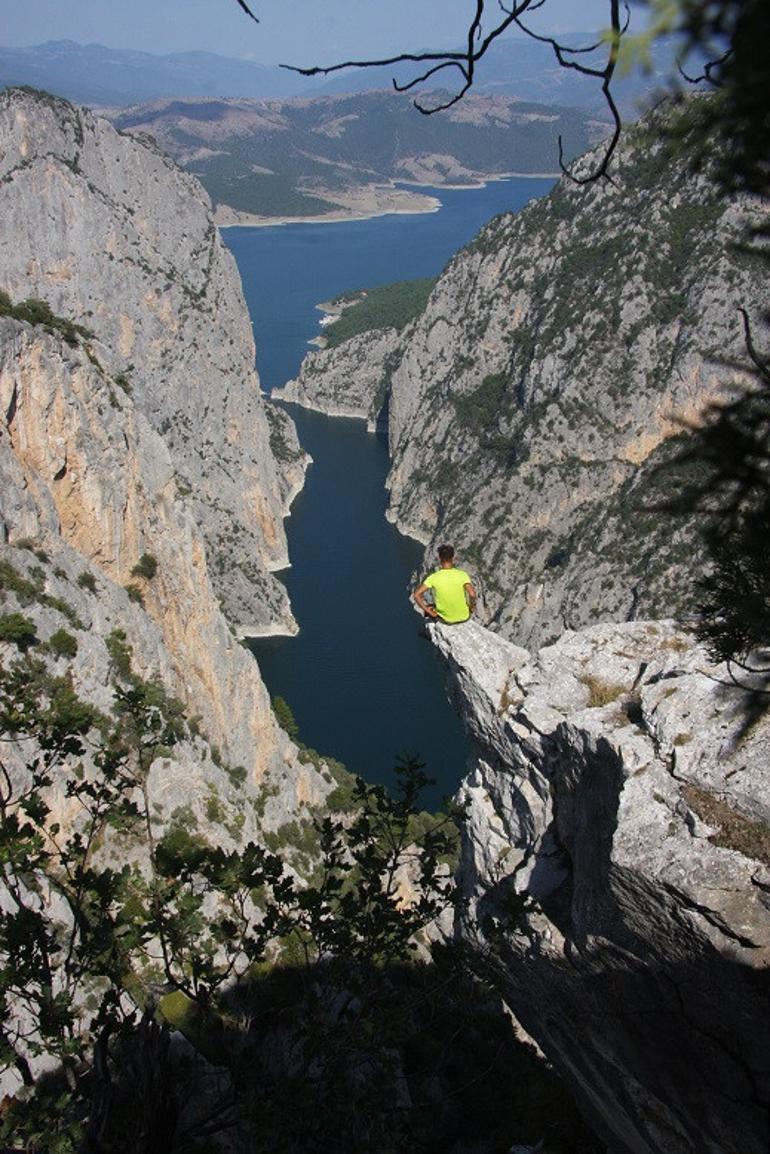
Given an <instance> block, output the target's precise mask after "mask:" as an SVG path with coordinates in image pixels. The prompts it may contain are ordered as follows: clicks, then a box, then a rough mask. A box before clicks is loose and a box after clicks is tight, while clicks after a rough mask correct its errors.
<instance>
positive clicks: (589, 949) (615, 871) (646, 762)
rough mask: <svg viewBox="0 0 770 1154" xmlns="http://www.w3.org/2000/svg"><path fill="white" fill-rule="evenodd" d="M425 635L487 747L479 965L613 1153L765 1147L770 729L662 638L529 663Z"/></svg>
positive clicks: (568, 640) (485, 642)
mask: <svg viewBox="0 0 770 1154" xmlns="http://www.w3.org/2000/svg"><path fill="white" fill-rule="evenodd" d="M430 629H431V633H432V636H433V640H434V642H435V644H436V645H437V647H438V648H439V650H440V651H441V652H442V654H443V655H444V657H445V658H446V660H447V662H448V664H449V668H450V673H451V677H450V680H451V683H452V687H453V692H454V695H455V697H456V700H457V702H458V704H459V707H460V709H461V710H462V712H463V714H464V717H465V720H466V722H467V724H468V727H469V729H470V733H471V735H472V737H473V739H474V743H475V757H474V764H473V768H472V769H471V772H470V773H469V775H468V777H467V778H466V780H465V782H464V783H463V785H462V787H461V789H460V793H459V800H460V801H461V802H463V803H464V804H465V805H466V806H467V812H468V824H467V827H466V829H465V832H464V835H463V850H462V867H461V877H462V880H463V885H464V887H465V890H466V894H467V897H468V899H469V906H468V909H467V912H466V913H465V915H464V916H463V917H462V918H461V921H460V924H459V926H458V930H459V932H460V934H461V935H462V936H463V937H465V938H466V939H467V940H468V941H469V943H470V944H472V945H473V947H474V951H475V954H476V957H477V959H478V965H479V967H480V970H481V971H482V972H483V974H484V975H485V977H487V978H488V979H489V980H491V981H493V982H494V984H495V986H496V987H497V988H498V989H499V990H500V991H501V992H502V994H503V996H504V998H505V999H506V1001H507V1002H508V1004H509V1005H510V1007H511V1008H512V1009H513V1011H514V1013H515V1014H516V1015H517V1016H518V1017H519V1019H520V1020H521V1022H522V1023H523V1025H524V1026H525V1028H526V1029H527V1030H528V1031H529V1032H530V1033H531V1034H532V1035H533V1037H534V1038H535V1039H536V1040H537V1042H538V1043H539V1044H540V1045H541V1046H542V1048H543V1049H544V1050H545V1051H546V1053H547V1055H548V1056H549V1057H550V1058H551V1059H552V1060H553V1061H554V1062H555V1063H556V1064H557V1066H558V1067H559V1068H560V1069H561V1070H562V1071H563V1072H564V1074H565V1075H566V1077H567V1078H568V1080H569V1082H570V1084H571V1085H572V1087H573V1089H575V1090H576V1092H577V1093H578V1094H579V1096H580V1098H581V1100H582V1102H583V1105H584V1107H585V1108H586V1110H587V1111H588V1112H589V1114H590V1115H591V1116H592V1117H593V1118H594V1120H595V1121H596V1123H597V1125H598V1126H599V1128H600V1130H601V1131H603V1133H604V1134H605V1136H606V1137H607V1138H608V1141H609V1144H610V1148H611V1149H612V1150H613V1151H628V1152H632V1154H685V1152H686V1154H696V1152H697V1154H760V1152H762V1151H765V1150H766V1149H767V1146H768V1141H770V1095H768V1086H767V1079H766V1071H767V1038H766V1023H767V1021H768V1010H769V1009H770V1006H769V1005H768V1001H769V1000H770V999H769V995H770V990H769V989H768V983H767V980H766V979H767V973H768V963H769V962H770V870H769V869H768V862H769V861H770V859H769V858H768V854H769V853H770V847H769V846H768V840H767V830H768V820H769V819H770V789H769V788H768V782H767V776H766V766H767V758H768V753H769V752H770V720H769V719H768V718H767V716H766V715H765V716H764V717H762V718H761V719H760V720H759V721H757V720H756V715H755V714H754V713H753V712H752V704H756V703H755V702H754V703H753V701H752V695H751V693H750V692H743V691H741V690H739V689H737V688H736V687H735V685H734V684H733V683H731V682H730V680H729V678H728V677H727V675H726V671H725V670H724V669H723V668H717V669H714V668H711V667H709V664H708V661H707V659H706V656H705V654H704V653H703V652H701V651H699V650H698V649H696V648H693V646H692V643H691V639H690V638H688V637H686V636H683V635H682V634H680V633H678V632H677V631H676V630H675V629H674V628H673V627H672V626H671V625H670V624H667V623H665V622H663V623H661V622H648V623H642V622H636V623H628V624H624V625H600V626H594V627H592V628H588V629H585V630H583V631H582V632H579V633H568V634H566V635H565V636H564V637H562V638H561V639H560V641H559V642H557V644H555V645H553V646H551V647H548V648H544V649H541V650H540V652H539V653H538V654H536V655H535V656H531V655H530V654H529V653H528V652H527V651H526V650H523V649H520V648H518V647H517V646H515V645H512V644H511V643H509V642H507V641H505V640H504V639H503V638H501V637H499V636H497V635H495V634H493V633H491V632H489V631H488V630H486V629H484V628H482V627H481V626H479V625H476V624H474V623H472V622H471V623H468V624H467V625H462V626H454V627H449V626H431V627H430ZM752 719H753V720H752Z"/></svg>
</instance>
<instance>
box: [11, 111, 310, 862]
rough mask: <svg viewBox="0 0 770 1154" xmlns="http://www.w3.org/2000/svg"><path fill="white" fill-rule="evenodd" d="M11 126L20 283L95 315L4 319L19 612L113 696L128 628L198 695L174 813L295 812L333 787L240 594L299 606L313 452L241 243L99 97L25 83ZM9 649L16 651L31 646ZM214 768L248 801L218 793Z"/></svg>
mask: <svg viewBox="0 0 770 1154" xmlns="http://www.w3.org/2000/svg"><path fill="white" fill-rule="evenodd" d="M0 139H1V140H2V150H1V151H2V161H1V163H2V171H3V174H4V175H3V178H2V183H0V207H1V208H2V211H0V287H2V288H3V289H4V290H6V291H7V292H8V293H9V294H10V296H11V298H12V299H13V300H14V301H19V300H21V299H22V298H29V297H34V296H37V297H40V298H42V299H44V300H46V301H47V302H48V303H49V304H50V306H51V308H52V309H53V312H54V314H58V315H60V316H61V317H63V318H65V320H66V321H74V322H76V323H77V324H79V325H81V326H82V327H83V330H84V331H80V332H73V331H70V332H69V334H67V332H66V329H65V330H64V331H62V328H61V326H59V327H57V325H56V324H53V325H51V324H48V325H46V324H41V323H29V322H28V321H25V320H22V319H14V318H13V317H11V316H7V317H5V318H0V543H1V544H2V553H3V557H2V560H3V563H4V564H6V565H8V566H10V570H7V572H11V571H13V572H15V573H17V574H19V575H21V578H23V580H25V581H32V584H33V585H34V587H35V590H36V592H35V593H34V596H32V597H31V598H30V596H26V597H24V598H21V599H20V597H19V596H18V594H17V592H15V591H14V581H15V580H16V579H15V578H12V579H10V584H9V582H8V581H6V580H5V579H4V580H3V582H0V584H2V586H3V587H2V590H1V591H0V599H2V606H0V612H2V614H8V613H13V612H20V613H22V614H24V615H25V616H27V617H29V618H30V619H31V620H32V621H33V623H34V624H35V627H36V629H37V633H38V637H39V639H40V642H41V643H45V642H47V641H48V639H49V638H50V635H51V634H52V633H54V632H56V630H57V629H60V628H61V629H64V630H65V631H67V632H70V633H71V634H72V636H73V638H74V640H75V642H76V643H77V653H76V654H75V655H73V656H72V658H71V659H70V660H65V659H64V658H63V657H54V655H52V654H50V653H48V654H46V652H45V649H42V650H41V651H40V656H41V658H42V659H44V660H45V661H46V662H48V663H49V664H52V663H53V665H55V667H56V669H57V671H58V672H59V673H61V674H64V673H65V672H66V673H68V675H69V676H71V678H72V681H73V685H74V688H75V689H76V691H77V692H78V693H79V694H81V695H82V696H83V697H84V699H85V700H87V701H89V702H91V703H93V704H95V705H96V706H97V707H98V708H99V709H101V710H103V711H105V712H109V711H110V709H111V708H112V706H113V705H114V700H113V697H114V681H115V666H114V661H113V659H112V657H111V655H110V652H109V649H108V645H107V642H108V639H109V637H110V635H111V634H114V633H115V631H121V632H122V633H123V634H124V635H125V642H126V645H127V646H128V647H129V648H130V650H131V653H132V661H133V668H134V672H135V673H136V674H137V675H138V676H140V677H142V678H144V679H157V680H158V681H159V682H160V683H161V684H162V685H163V686H164V689H165V691H166V692H167V693H168V694H169V695H173V696H175V697H178V698H179V699H181V701H182V703H183V705H184V707H185V712H186V715H187V717H188V718H189V719H195V725H194V730H195V732H196V733H197V735H198V736H197V737H196V739H195V740H194V741H191V742H189V743H187V744H185V745H184V746H181V745H180V746H179V747H178V748H176V749H175V750H174V751H173V753H172V754H171V755H170V757H169V758H168V759H166V764H165V765H164V766H163V767H159V768H158V770H157V773H155V776H154V778H153V780H154V781H155V783H156V785H157V787H158V792H159V798H158V806H159V813H160V815H161V819H162V818H163V816H164V815H165V816H166V817H168V816H169V814H171V813H172V812H173V811H174V810H175V809H177V808H180V807H182V808H183V807H184V806H185V805H189V806H192V808H193V810H194V811H195V813H196V817H197V818H199V819H200V820H201V821H202V822H203V823H204V825H207V826H208V827H211V828H212V829H214V827H216V830H218V832H216V830H215V831H214V832H213V833H212V839H213V840H214V841H215V842H216V843H218V842H219V841H220V839H224V840H227V839H228V838H229V839H230V840H231V841H232V840H233V839H235V840H236V841H239V840H242V839H243V838H244V837H247V836H248V835H249V834H250V833H253V832H254V830H255V829H256V827H257V825H258V824H259V823H260V822H262V823H264V824H267V825H268V826H270V827H271V828H275V827H276V826H277V825H280V824H282V823H283V822H285V821H287V820H289V819H290V818H293V817H296V815H297V814H298V813H299V812H300V809H301V807H304V806H306V805H312V804H313V803H315V802H317V801H320V800H321V799H322V797H323V796H324V794H325V793H326V792H328V788H329V786H328V783H327V782H326V781H324V780H323V779H322V777H321V776H320V774H319V773H318V772H317V770H316V769H315V768H314V767H313V766H307V765H304V764H302V763H301V762H300V761H299V759H298V756H297V751H296V749H295V747H294V745H293V744H292V743H291V742H290V741H289V740H288V738H287V737H286V735H285V733H284V732H283V731H282V730H281V729H280V728H279V726H278V725H277V724H276V722H275V719H274V717H273V714H272V711H271V709H270V703H269V699H268V694H267V691H266V689H265V687H264V685H263V683H262V680H261V677H260V675H259V670H258V668H257V666H256V663H255V662H254V660H253V659H252V657H251V655H250V654H249V653H248V652H247V651H246V650H245V649H244V648H243V647H242V646H241V645H240V644H239V643H238V640H237V636H236V633H237V631H236V629H235V626H234V625H233V620H232V619H231V620H230V621H228V619H227V617H226V616H225V614H224V613H223V611H222V607H221V602H222V601H223V600H224V601H227V600H228V598H230V599H231V603H232V605H233V606H235V607H236V608H238V609H240V610H241V612H238V613H234V614H233V618H234V620H235V621H236V622H243V621H244V619H246V620H247V621H248V620H254V619H255V618H256V620H257V622H260V623H261V624H262V625H263V626H265V627H266V626H268V625H278V626H279V627H280V626H283V627H284V628H289V627H291V619H290V615H289V610H288V606H287V604H286V600H285V594H283V593H276V589H277V588H278V587H277V585H276V583H275V581H274V579H273V578H272V577H270V576H269V574H268V573H267V571H266V566H267V565H268V564H274V563H278V562H279V561H280V560H281V559H282V558H283V557H284V549H285V543H284V538H283V530H282V526H281V519H280V514H281V510H282V508H283V507H284V504H285V502H286V500H287V499H288V497H289V495H290V490H291V487H292V486H296V484H297V479H298V476H299V475H301V466H302V454H301V453H299V451H298V450H297V445H296V437H295V435H294V430H293V427H292V426H291V423H290V422H289V421H288V420H287V419H286V418H285V416H283V415H280V414H279V415H278V416H276V417H275V419H274V421H273V423H272V425H271V426H270V427H269V426H268V421H267V417H266V415H265V413H264V410H263V404H262V400H261V398H260V397H259V394H258V382H257V379H256V376H255V374H254V369H253V351H254V350H253V344H252V340H251V335H250V328H249V322H248V314H247V311H246V306H245V304H244V302H243V298H242V296H241V294H240V286H239V282H238V278H237V274H236V272H235V268H234V265H233V262H232V260H231V258H230V256H229V254H228V253H227V252H226V250H224V248H223V247H222V246H221V244H220V243H219V241H218V240H217V238H216V235H215V233H214V232H213V230H212V229H211V228H210V223H211V221H210V213H209V206H208V204H207V201H206V197H205V194H203V193H202V191H201V190H200V188H199V187H198V186H197V184H196V182H195V181H194V180H193V179H192V178H191V177H189V176H187V175H185V174H183V173H180V172H178V171H177V170H176V169H175V168H174V166H173V165H171V164H169V162H167V161H166V160H164V159H163V158H162V157H161V156H160V155H159V154H158V153H157V152H156V151H155V150H154V149H153V148H151V147H149V146H147V145H146V144H143V143H140V142H137V141H135V140H132V139H129V138H124V137H122V136H120V135H119V134H118V133H116V132H115V131H114V130H113V129H112V128H111V127H110V126H109V125H107V124H106V123H104V122H102V121H100V120H98V119H96V118H94V117H92V116H90V114H87V113H83V112H81V111H79V110H77V109H74V108H73V107H72V106H71V105H69V104H67V103H66V102H63V101H59V100H57V99H55V98H49V97H46V96H43V95H41V94H34V93H28V92H18V91H12V92H7V93H5V94H3V95H2V96H0ZM85 330H87V331H85ZM271 435H272V440H273V441H274V442H275V443H276V444H277V443H278V442H280V445H281V447H282V450H283V454H282V455H283V457H284V459H285V461H286V469H285V471H284V472H279V468H278V466H277V464H276V461H275V459H274V456H273V453H272V451H271V448H270V444H269V438H270V436H271ZM218 533H219V534H224V535H225V536H226V537H227V538H228V550H229V551H228V555H227V567H226V569H225V567H224V564H223V563H221V556H220V554H219V553H218V552H217V550H218V548H219V546H218V545H217V540H218V538H217V534H218ZM246 553H248V554H249V555H250V564H253V566H254V567H255V573H256V577H255V578H254V582H255V583H252V582H251V580H250V574H249V573H247V571H246V569H245V568H243V567H242V566H241V558H242V557H243V556H244V555H245V554H246ZM145 554H147V555H149V556H151V557H152V558H153V559H154V563H155V567H156V571H155V572H154V573H151V574H149V575H147V574H143V573H142V572H141V569H140V571H137V568H136V567H137V565H138V563H139V562H140V559H141V558H142V557H143V555H145ZM126 586H129V587H130V588H129V590H128V591H127V590H126V588H125V587H126ZM241 588H243V590H244V596H245V601H244V604H243V605H240V603H239V597H240V594H239V590H240V589H241ZM62 605H63V606H64V609H62V608H61V606H62ZM67 607H68V608H67ZM0 649H2V653H0V658H2V661H3V663H4V665H6V667H7V666H8V664H9V663H10V662H11V661H12V660H13V659H14V657H15V656H16V648H15V646H14V645H13V644H11V643H7V644H6V643H3V644H2V645H0ZM35 652H37V651H35ZM223 766H224V767H229V768H230V769H231V770H233V769H234V770H236V771H237V772H235V773H234V774H232V775H231V776H228V774H227V772H226V768H223ZM211 782H214V783H215V787H216V788H218V790H219V791H220V792H221V794H222V796H223V797H224V796H227V797H228V798H229V799H230V803H231V805H232V806H234V807H235V810H233V812H231V811H230V808H228V806H224V808H222V807H219V808H217V806H215V805H213V803H212V804H211V805H207V798H209V800H210V791H209V784H211ZM207 783H208V784H207ZM217 783H218V785H217ZM239 791H240V792H239ZM230 803H228V804H230ZM236 810H237V813H239V814H240V815H241V816H240V817H238V816H237V814H236V813H235V811H236ZM234 814H235V816H234ZM212 815H216V817H212ZM228 829H229V830H230V832H229V833H228V832H227V830H228ZM233 831H235V832H233Z"/></svg>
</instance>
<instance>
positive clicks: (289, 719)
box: [272, 697, 299, 741]
mask: <svg viewBox="0 0 770 1154" xmlns="http://www.w3.org/2000/svg"><path fill="white" fill-rule="evenodd" d="M272 705H273V713H274V714H275V720H276V721H277V722H278V724H279V725H280V727H281V729H282V730H283V731H284V733H287V734H288V735H289V737H290V738H291V739H292V741H294V740H296V737H297V735H298V733H299V726H298V725H297V722H296V721H295V719H294V714H293V713H292V710H291V706H290V705H289V703H288V701H286V700H285V698H283V697H274V698H273V701H272Z"/></svg>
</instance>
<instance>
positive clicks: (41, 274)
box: [0, 89, 302, 632]
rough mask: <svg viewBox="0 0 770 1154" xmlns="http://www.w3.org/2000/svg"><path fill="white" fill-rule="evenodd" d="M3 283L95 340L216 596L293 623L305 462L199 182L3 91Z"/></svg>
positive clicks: (33, 96)
mask: <svg viewBox="0 0 770 1154" xmlns="http://www.w3.org/2000/svg"><path fill="white" fill-rule="evenodd" d="M0 196H1V198H2V209H3V211H2V213H1V214H0V283H1V285H2V287H3V288H4V289H5V290H6V291H7V292H8V293H9V294H10V296H11V297H12V299H13V300H19V299H21V298H26V297H38V298H42V299H43V300H45V301H46V302H47V303H48V304H49V305H50V306H51V308H52V309H53V311H54V313H57V314H60V315H62V316H64V317H67V318H68V319H70V320H72V321H74V322H76V323H78V324H80V325H82V326H84V327H85V328H87V329H88V330H89V331H90V332H92V333H93V334H94V337H95V339H96V340H97V341H98V342H99V344H100V351H99V353H98V356H99V361H100V364H101V366H102V368H103V370H104V372H105V373H106V375H107V376H108V377H110V378H111V379H112V381H113V382H114V383H113V386H112V387H113V389H115V388H121V389H123V390H124V391H130V393H131V396H132V397H133V399H134V402H135V404H136V406H137V407H138V408H139V409H140V410H141V411H142V412H143V413H144V415H145V416H146V418H147V420H148V421H149V422H150V424H151V425H152V427H153V428H154V429H155V430H156V432H158V433H160V435H161V436H162V437H163V439H164V441H165V443H166V445H167V447H168V450H169V453H170V457H171V461H172V462H173V467H174V484H175V486H176V488H177V490H178V491H179V492H180V494H184V495H185V496H186V498H187V499H188V503H189V506H190V509H191V511H192V513H193V516H194V518H195V520H196V522H197V523H198V525H199V526H200V527H201V530H202V533H203V537H204V539H205V542H206V553H207V558H208V565H209V569H210V571H211V575H212V582H213V586H214V589H215V591H216V594H217V597H218V598H219V600H220V601H221V603H222V605H223V607H224V609H225V612H226V614H227V616H228V618H229V620H230V621H232V622H233V623H234V624H235V625H236V626H237V627H238V628H241V629H244V630H245V631H248V630H249V629H251V630H252V631H253V632H259V631H265V630H266V629H267V628H277V629H279V630H280V629H283V630H287V631H291V630H293V629H294V628H296V627H295V625H294V622H293V619H292V617H291V611H290V609H289V606H288V602H287V598H286V593H285V590H284V588H283V586H282V585H281V584H280V583H279V582H278V581H277V580H276V579H275V578H274V577H272V576H271V575H270V571H271V570H274V569H277V568H281V567H283V566H285V565H286V564H287V561H288V555H287V550H286V538H285V534H284V531H283V524H282V516H283V515H284V514H285V512H286V508H287V500H288V497H289V495H290V492H291V491H293V490H294V489H295V488H296V484H297V481H298V476H299V475H301V462H302V457H301V454H299V452H298V451H297V449H296V444H295V446H294V453H293V455H290V456H288V457H287V461H286V465H285V466H284V467H281V468H279V467H278V465H277V464H276V461H275V458H274V456H273V453H272V452H271V450H270V444H269V435H270V431H269V428H268V424H267V418H266V416H265V411H264V404H263V401H262V398H261V396H260V392H259V380H258V378H257V374H256V370H255V368H254V341H253V336H252V332H251V324H250V321H249V316H248V312H247V309H246V306H245V304H244V300H243V294H242V291H241V284H240V278H239V276H238V272H237V269H236V266H235V261H234V259H233V257H232V255H231V254H230V252H229V251H228V250H227V248H226V247H225V246H224V244H223V243H222V241H221V240H220V237H219V233H218V231H217V229H216V227H215V225H214V221H213V217H212V213H211V204H210V202H209V199H208V197H207V195H206V193H205V192H204V190H203V189H202V188H201V186H200V184H198V182H197V181H196V180H195V178H194V177H192V176H190V175H189V174H188V173H185V172H183V171H182V170H181V169H179V168H177V167H176V165H174V164H173V162H172V161H170V160H168V159H167V158H166V157H165V156H163V154H162V153H161V152H160V151H159V150H158V149H157V148H156V147H155V146H154V145H153V144H152V143H151V142H150V141H148V140H147V139H136V138H134V137H131V136H123V135H121V134H120V133H118V132H116V131H115V129H114V128H112V126H111V125H110V124H108V123H107V121H105V120H102V119H100V118H98V117H95V116H93V115H91V114H90V113H89V112H86V111H85V110H82V109H77V108H75V107H73V106H72V105H70V104H68V103H67V102H66V101H63V100H59V99H57V98H55V97H49V96H46V95H44V94H41V93H34V92H30V91H26V90H24V91H23V90H19V89H11V90H6V91H5V92H3V93H2V94H0Z"/></svg>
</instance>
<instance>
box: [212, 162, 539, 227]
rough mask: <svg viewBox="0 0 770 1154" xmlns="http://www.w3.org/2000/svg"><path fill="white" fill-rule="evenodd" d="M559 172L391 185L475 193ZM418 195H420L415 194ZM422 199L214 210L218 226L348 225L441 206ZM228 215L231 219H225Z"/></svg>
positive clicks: (435, 199) (429, 198)
mask: <svg viewBox="0 0 770 1154" xmlns="http://www.w3.org/2000/svg"><path fill="white" fill-rule="evenodd" d="M560 175H561V173H559V172H504V173H493V174H491V175H489V176H484V177H483V178H480V179H479V180H478V181H476V182H474V183H471V184H422V183H421V182H420V181H418V180H399V181H395V182H394V184H393V187H397V186H398V185H405V186H407V187H409V188H424V189H428V188H429V189H432V190H433V191H435V192H436V193H439V194H440V193H441V192H443V191H444V190H446V191H448V192H474V191H477V190H478V189H480V188H486V187H487V185H488V184H495V183H499V182H502V181H505V180H556V179H558V178H559V176H560ZM416 195H420V194H416ZM420 199H421V200H425V201H428V204H425V205H420V204H415V205H414V207H411V208H397V207H391V208H381V209H372V210H363V211H361V212H356V211H355V210H351V209H344V208H339V209H338V210H334V211H332V212H329V213H323V215H320V216H260V215H259V214H258V213H247V212H240V211H239V210H238V209H234V208H230V206H229V205H226V204H222V205H217V207H216V209H215V211H214V223H215V224H216V226H217V228H283V227H285V226H286V225H292V224H349V223H351V222H354V221H358V220H376V219H377V218H378V217H381V216H422V215H424V214H425V213H429V212H439V210H440V209H441V208H443V205H442V203H441V201H440V200H439V198H438V196H430V195H429V194H428V193H425V194H423V195H421V197H420ZM230 216H232V217H233V219H232V220H230V219H228V218H229V217H230Z"/></svg>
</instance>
